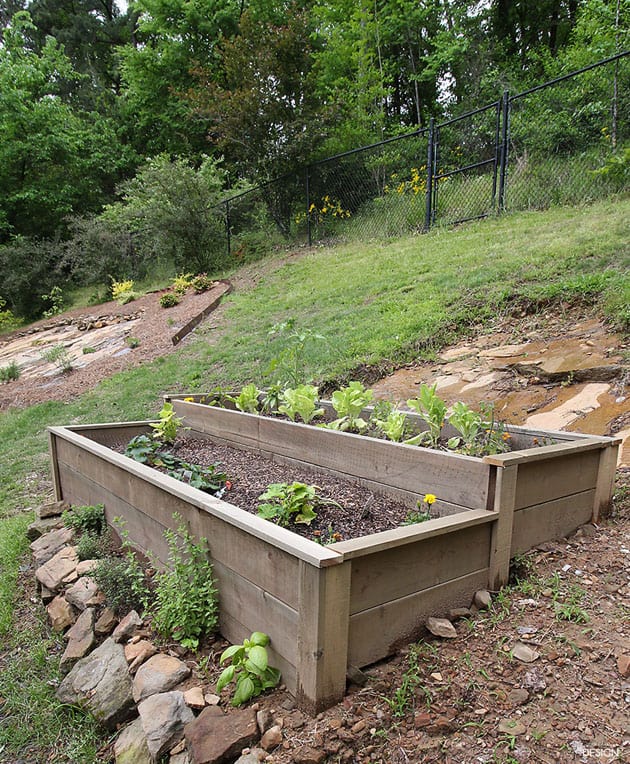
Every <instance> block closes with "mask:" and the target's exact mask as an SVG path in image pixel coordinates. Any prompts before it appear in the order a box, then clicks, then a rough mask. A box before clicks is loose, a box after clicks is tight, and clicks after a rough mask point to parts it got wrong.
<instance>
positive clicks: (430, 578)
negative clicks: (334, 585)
mask: <svg viewBox="0 0 630 764" xmlns="http://www.w3.org/2000/svg"><path fill="white" fill-rule="evenodd" d="M491 532H492V524H491V523H487V524H484V525H475V526H471V527H469V528H462V529H461V530H459V531H456V530H454V531H451V532H450V533H448V534H446V535H443V536H436V537H433V538H428V539H426V540H419V541H418V542H417V543H415V544H407V545H406V546H402V547H396V548H394V549H387V550H384V551H382V552H379V553H376V554H371V555H369V556H366V557H357V558H356V559H354V560H352V586H351V596H350V614H351V615H354V614H355V613H358V612H360V611H363V610H368V609H369V608H373V607H376V606H377V605H380V604H383V603H388V602H390V601H392V600H398V599H401V598H402V597H406V596H407V595H410V594H413V593H414V592H422V591H425V590H426V589H431V588H433V587H435V586H437V585H439V584H443V583H445V582H447V581H450V580H451V579H453V578H460V577H462V576H465V575H468V574H469V573H471V572H472V571H475V570H480V569H483V568H488V565H489V559H490V540H491V535H492V534H491Z"/></svg>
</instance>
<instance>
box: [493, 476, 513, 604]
mask: <svg viewBox="0 0 630 764" xmlns="http://www.w3.org/2000/svg"><path fill="white" fill-rule="evenodd" d="M495 469H496V470H497V479H496V487H495V494H494V509H495V511H497V512H498V513H499V517H498V519H497V521H496V522H495V524H494V528H493V530H492V542H491V545H490V569H489V571H488V579H489V580H488V586H489V587H490V589H492V590H493V591H497V589H500V588H501V587H502V586H504V585H505V584H507V582H508V578H509V576H510V555H511V550H512V528H513V526H514V507H515V505H516V479H517V475H518V465H517V464H512V465H510V466H509V467H495Z"/></svg>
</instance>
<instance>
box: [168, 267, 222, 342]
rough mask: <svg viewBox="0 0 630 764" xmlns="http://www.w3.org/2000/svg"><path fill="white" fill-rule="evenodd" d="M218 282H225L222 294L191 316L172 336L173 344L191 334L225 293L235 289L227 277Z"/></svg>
mask: <svg viewBox="0 0 630 764" xmlns="http://www.w3.org/2000/svg"><path fill="white" fill-rule="evenodd" d="M218 283H219V284H223V285H224V286H225V287H226V288H225V289H224V290H223V291H222V292H221V294H220V295H218V296H217V297H215V298H214V300H212V302H210V303H209V304H208V305H206V307H205V308H204V309H203V310H202V311H201V313H197V315H196V316H194V317H193V318H191V319H190V321H189V322H188V323H187V324H186V325H185V326H182V328H181V329H180V330H179V331H177V332H176V333H175V334H174V335H173V336H172V337H171V342H172V343H173V345H177V343H178V342H181V341H182V340H183V339H184V337H185V336H186V335H187V334H190V332H192V330H193V329H194V328H195V327H196V326H197V325H198V324H200V323H201V322H202V321H203V319H204V318H205V317H206V316H207V315H208V314H209V313H212V311H213V310H214V309H215V308H216V307H217V306H218V305H219V303H220V302H221V300H222V299H223V298H224V297H225V295H226V294H229V293H230V292H231V291H232V289H233V287H232V284H231V283H230V282H229V281H227V280H226V279H219V280H218Z"/></svg>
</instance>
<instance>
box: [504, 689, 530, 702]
mask: <svg viewBox="0 0 630 764" xmlns="http://www.w3.org/2000/svg"><path fill="white" fill-rule="evenodd" d="M507 699H508V703H510V704H511V705H513V706H524V705H525V703H527V701H528V700H529V692H527V690H525V689H522V688H517V689H516V690H510V692H508V696H507Z"/></svg>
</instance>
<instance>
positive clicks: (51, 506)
mask: <svg viewBox="0 0 630 764" xmlns="http://www.w3.org/2000/svg"><path fill="white" fill-rule="evenodd" d="M68 509H70V505H69V504H68V502H67V501H49V502H47V503H46V504H42V505H41V507H40V508H39V509H38V510H37V514H38V515H39V517H40V518H41V519H42V520H44V519H45V518H48V517H59V516H60V515H61V514H63V513H64V512H65V511H66V510H68Z"/></svg>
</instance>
